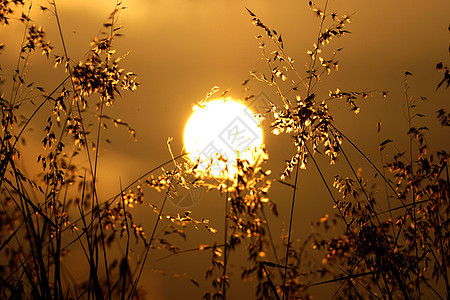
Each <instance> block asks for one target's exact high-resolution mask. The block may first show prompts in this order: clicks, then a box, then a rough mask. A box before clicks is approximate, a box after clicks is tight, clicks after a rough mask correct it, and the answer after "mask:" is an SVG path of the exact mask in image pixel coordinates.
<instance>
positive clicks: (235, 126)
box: [184, 99, 263, 178]
mask: <svg viewBox="0 0 450 300" xmlns="http://www.w3.org/2000/svg"><path fill="white" fill-rule="evenodd" d="M193 110H194V112H193V113H192V115H191V116H190V118H189V120H188V122H187V123H186V127H185V129H184V147H185V149H186V152H187V153H188V156H189V159H190V160H191V161H192V162H194V163H195V162H198V163H199V165H198V170H199V171H202V172H205V173H208V172H206V170H209V171H210V172H209V174H210V175H212V176H213V177H221V178H226V177H228V178H233V177H234V175H235V174H236V158H237V157H238V158H241V159H246V160H248V161H249V162H250V163H253V162H254V160H253V155H252V153H253V154H254V152H255V151H258V149H259V148H260V147H261V145H262V141H263V133H262V128H261V126H260V122H259V120H258V119H257V118H256V117H255V114H254V113H253V112H252V111H251V110H250V108H248V107H247V106H246V105H245V104H243V103H242V102H238V101H234V100H231V99H225V100H224V99H220V100H213V101H209V102H207V103H203V104H198V105H196V106H194V108H193ZM224 159H225V160H226V162H225V161H224Z"/></svg>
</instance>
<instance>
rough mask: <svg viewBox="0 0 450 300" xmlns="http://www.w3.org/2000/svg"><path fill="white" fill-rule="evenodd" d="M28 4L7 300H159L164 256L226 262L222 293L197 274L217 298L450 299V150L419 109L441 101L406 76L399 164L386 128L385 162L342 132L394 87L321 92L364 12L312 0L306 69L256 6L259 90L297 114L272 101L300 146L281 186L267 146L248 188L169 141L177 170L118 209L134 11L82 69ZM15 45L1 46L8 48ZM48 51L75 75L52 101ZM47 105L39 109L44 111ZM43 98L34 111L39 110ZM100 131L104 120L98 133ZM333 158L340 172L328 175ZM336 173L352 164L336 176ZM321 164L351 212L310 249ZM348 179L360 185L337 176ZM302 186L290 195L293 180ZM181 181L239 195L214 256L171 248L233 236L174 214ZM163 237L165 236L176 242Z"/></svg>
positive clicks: (335, 198)
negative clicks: (125, 36) (301, 218)
mask: <svg viewBox="0 0 450 300" xmlns="http://www.w3.org/2000/svg"><path fill="white" fill-rule="evenodd" d="M29 4H30V3H29V2H28V1H20V0H16V1H2V2H0V24H2V25H5V26H6V25H8V24H9V23H10V22H18V23H21V24H23V30H24V34H23V41H22V43H21V50H20V52H19V53H18V58H17V64H16V66H15V69H14V70H12V73H11V74H12V75H11V76H4V77H5V78H6V81H5V82H6V84H5V83H3V85H1V86H0V87H1V88H2V92H1V99H0V103H1V116H2V121H1V122H2V123H1V125H2V135H1V164H0V193H1V210H0V252H1V253H2V255H1V267H0V281H1V284H0V296H1V298H5V299H91V298H92V299H144V298H145V297H146V294H147V295H149V298H151V297H152V291H151V290H146V285H145V284H144V283H143V282H141V278H142V274H143V270H144V268H145V267H146V266H148V261H147V260H148V258H149V257H151V256H152V255H154V254H155V253H156V252H158V253H167V251H169V252H170V253H171V254H170V255H171V256H179V255H182V254H183V253H187V252H202V251H203V252H204V251H211V266H210V267H209V268H208V269H207V270H205V276H206V281H207V282H210V283H211V286H210V287H205V284H204V282H202V283H201V284H200V283H199V282H198V281H197V280H198V279H194V278H192V277H189V275H188V276H186V277H187V278H188V279H189V281H190V282H191V283H193V284H194V285H196V286H198V287H201V288H202V290H204V297H203V298H204V299H225V298H229V299H231V298H235V297H236V295H235V294H234V293H230V291H229V289H230V288H231V287H232V286H233V282H235V281H236V273H240V274H239V275H240V278H241V279H243V280H245V279H252V280H254V282H255V284H254V285H255V297H256V298H257V299H297V298H300V299H309V298H311V297H312V294H311V289H312V287H315V286H323V285H330V284H335V285H337V289H336V290H335V295H334V297H339V298H349V299H355V298H358V299H366V298H368V299H381V298H383V299H385V298H386V299H420V298H422V297H423V298H427V297H428V296H429V295H433V297H435V298H438V299H446V298H447V299H448V298H449V297H450V289H449V279H448V265H449V263H450V256H449V251H448V249H449V239H450V236H449V231H448V228H449V218H448V217H449V205H448V202H449V193H450V186H449V172H448V153H447V150H446V149H439V150H438V151H434V152H433V151H431V150H429V149H428V145H427V140H426V132H427V131H429V130H428V128H427V127H426V126H422V125H421V122H420V121H418V118H419V119H420V118H421V116H422V115H421V114H420V112H417V107H418V103H420V102H425V101H426V98H424V97H419V98H417V97H413V96H411V95H410V87H409V85H408V79H409V78H410V77H411V76H413V75H412V74H411V73H409V72H405V77H404V96H405V107H406V113H407V122H408V124H407V126H408V128H409V129H408V132H407V136H408V143H407V145H397V146H398V147H400V148H405V150H404V152H402V151H398V153H394V154H393V155H390V154H388V155H389V156H390V159H389V160H388V161H384V157H386V155H385V154H387V153H386V151H387V149H390V148H389V147H390V146H391V145H393V142H392V141H391V140H390V139H381V133H382V132H381V125H378V134H379V136H380V142H379V149H378V151H379V153H380V157H381V164H378V163H376V162H375V161H374V160H373V158H371V157H369V156H368V155H367V154H365V153H364V151H362V150H361V148H360V147H359V146H358V142H357V141H353V140H352V139H351V138H349V136H348V135H347V134H346V133H345V132H343V131H341V130H340V129H339V126H338V125H336V122H335V121H334V118H333V115H332V113H331V111H330V110H329V106H332V105H333V103H335V102H337V101H340V102H345V103H346V104H348V105H349V109H350V110H351V111H353V112H354V113H359V112H360V110H361V108H360V107H359V105H358V103H359V101H361V100H362V99H365V98H367V97H368V96H379V97H380V98H382V97H386V95H387V92H385V91H363V92H359V91H340V90H335V91H329V94H328V95H327V96H324V95H321V94H320V93H319V88H318V86H319V85H321V84H322V80H321V78H323V77H325V76H326V75H327V74H329V73H331V72H335V71H336V70H337V68H338V62H337V59H336V57H337V56H338V55H339V52H340V49H336V50H335V51H334V52H332V54H331V56H330V57H325V55H324V54H323V51H322V50H323V49H324V48H325V47H332V44H331V45H328V44H329V43H330V42H332V40H335V39H337V38H339V37H341V36H343V35H346V34H348V33H349V31H348V30H347V25H348V23H349V21H350V17H349V16H346V15H338V14H335V13H329V11H328V1H325V4H324V6H323V8H320V7H319V6H316V5H315V4H314V3H312V2H309V6H310V8H311V10H312V12H313V13H314V14H315V15H316V16H317V18H318V34H317V36H316V37H315V38H314V39H315V42H314V44H313V48H312V49H311V50H310V51H308V61H307V64H306V66H307V67H306V70H302V69H298V63H296V62H295V60H294V59H293V58H292V57H290V56H289V55H288V54H287V50H286V49H287V47H285V45H284V42H283V39H282V36H281V34H280V33H278V32H277V31H276V30H274V29H272V28H270V27H268V26H267V25H266V24H265V23H264V22H263V21H262V19H260V18H259V17H258V16H257V15H256V14H255V13H254V12H253V11H252V10H251V9H250V8H249V9H247V11H248V13H249V15H250V19H251V20H252V22H253V23H254V25H255V26H256V27H257V29H258V30H260V31H261V32H262V33H261V35H259V36H258V37H257V39H258V41H259V43H260V49H261V52H262V60H263V62H264V66H265V67H266V68H263V69H262V70H259V71H257V72H256V71H255V72H252V73H251V79H250V80H248V81H245V82H244V86H245V85H247V84H252V82H262V83H263V84H265V85H268V86H269V87H271V88H273V90H274V93H273V95H274V96H275V97H277V98H279V100H280V103H281V104H282V105H281V106H280V107H278V106H277V105H275V104H273V105H272V106H271V107H269V108H268V111H267V113H266V117H269V115H271V117H273V122H272V124H271V130H272V133H273V134H275V135H280V134H288V135H290V136H291V137H292V144H293V149H294V151H295V154H294V155H293V156H292V157H291V159H290V160H289V161H287V163H286V167H285V169H284V172H283V173H282V174H281V176H280V178H277V177H274V176H273V175H271V172H270V171H269V170H266V169H265V166H266V164H265V163H266V162H267V161H268V160H269V156H268V154H267V152H266V151H265V150H264V149H262V151H261V152H259V153H257V154H255V156H256V155H257V157H255V163H249V162H248V161H246V160H239V159H238V160H237V163H236V164H237V169H238V172H237V174H236V175H235V177H234V178H233V179H215V180H212V179H211V178H209V177H208V174H199V173H198V172H197V170H196V165H195V163H194V164H193V163H191V162H189V161H188V160H185V159H184V158H185V153H182V154H180V155H178V156H175V155H173V154H172V150H171V140H170V139H169V140H168V142H167V145H168V148H169V151H170V154H171V157H172V159H170V160H168V161H167V162H164V163H159V162H157V163H155V164H154V165H155V167H154V168H152V169H151V170H149V171H148V172H145V173H144V174H142V175H138V176H136V179H135V180H133V181H132V182H131V183H129V184H126V185H125V186H122V183H121V184H120V192H119V193H117V194H116V195H114V196H113V197H111V198H108V199H105V198H103V197H102V196H101V195H100V194H99V192H98V181H99V178H98V176H99V175H98V174H99V168H100V167H101V165H100V164H99V161H98V158H99V155H100V154H99V153H100V149H101V147H102V145H101V142H102V140H103V139H102V135H103V134H104V131H105V130H106V129H107V128H106V127H107V126H106V122H109V121H111V122H112V123H113V124H114V125H116V126H122V127H125V128H126V129H127V130H128V131H129V132H130V135H132V136H134V134H135V132H134V130H133V128H132V127H130V125H128V123H125V122H123V121H122V120H120V119H117V118H113V117H110V116H108V115H106V111H107V107H109V106H111V105H114V103H115V101H116V99H117V97H119V96H120V95H121V93H122V91H131V92H132V91H134V90H135V89H136V88H137V87H138V85H139V84H138V82H137V79H136V75H135V74H134V73H133V72H126V71H125V70H124V69H123V67H122V65H123V62H122V59H123V57H122V56H120V55H119V54H117V53H116V51H115V50H114V47H113V46H114V41H115V40H116V39H117V38H118V37H119V36H120V27H119V26H118V24H117V15H118V14H119V13H121V11H122V9H124V6H123V4H122V3H121V2H116V4H115V6H114V9H113V12H112V13H111V14H110V16H109V18H108V19H107V21H106V22H105V24H104V25H103V28H102V32H101V34H100V36H99V37H98V38H96V39H95V40H94V41H93V43H92V45H91V48H90V50H89V51H88V52H87V54H86V55H85V57H84V59H83V61H82V62H79V63H78V64H75V63H74V62H73V61H72V60H71V59H70V53H69V51H70V49H67V48H66V45H65V39H64V34H63V33H64V30H63V28H62V27H61V22H60V19H59V14H58V10H57V4H56V2H55V1H50V2H49V6H48V7H40V8H39V9H40V10H41V11H42V12H43V13H46V14H49V16H51V17H52V18H53V19H54V21H55V25H54V26H55V28H56V29H57V32H58V34H59V42H60V43H61V47H62V48H61V49H62V53H60V54H59V55H53V52H52V51H53V45H52V44H51V43H49V42H48V41H47V39H46V33H45V30H44V29H42V28H40V27H39V26H37V25H34V24H33V21H32V20H31V19H30V17H29V16H30V12H31V9H36V8H34V7H32V6H31V5H29ZM22 11H23V13H22ZM18 16H19V17H18ZM3 48H4V45H3V44H0V51H2V49H3ZM35 52H41V53H42V54H43V55H44V56H45V57H47V60H48V61H49V63H50V64H54V65H55V66H57V67H58V68H60V69H63V71H64V72H65V75H64V76H61V77H60V82H59V83H58V84H57V85H56V86H55V87H51V88H49V89H48V90H47V89H45V88H42V87H38V86H37V83H36V84H35V83H34V82H28V81H27V80H28V79H27V77H26V74H27V71H28V66H27V61H28V60H29V58H30V57H31V55H34V54H35ZM436 69H437V70H438V71H441V72H442V73H443V79H442V80H441V81H440V82H438V83H436V87H437V89H445V88H448V86H449V82H450V80H449V72H448V67H447V66H446V65H445V64H443V63H438V64H437V66H436ZM59 74H61V73H58V76H59ZM7 89H9V90H7ZM215 92H217V91H216V90H214V91H212V92H211V93H210V94H208V95H207V97H206V98H205V101H206V100H207V99H208V98H211V97H213V96H214V94H215ZM27 93H28V94H32V95H33V96H32V98H29V97H27V96H26V95H28V94H27ZM222 96H223V95H222ZM253 97H254V95H249V96H247V97H246V98H245V99H246V100H249V99H252V98H253ZM30 99H33V100H30ZM37 100H39V101H40V102H38V105H36V104H35V102H33V101H37ZM30 103H31V104H32V106H31V107H33V110H32V111H31V112H30V111H28V109H27V105H28V104H30ZM21 115H24V117H20V116H21ZM89 116H94V117H93V118H92V119H89ZM36 118H43V119H44V120H46V122H45V128H44V136H43V137H42V136H41V134H40V133H34V132H33V131H29V130H28V129H29V127H30V126H31V124H33V122H34V121H35V119H36ZM449 119H450V115H449V114H448V113H447V112H446V110H445V109H440V110H439V111H438V113H437V120H438V123H440V125H441V126H442V127H444V130H448V128H447V127H448V126H449V121H448V120H449ZM90 122H92V123H94V124H95V125H92V126H90V125H89V123H90ZM33 134H34V135H36V137H38V138H40V139H42V142H41V144H42V146H43V150H41V152H40V153H39V154H38V156H37V161H38V162H39V163H40V165H41V172H40V174H39V176H36V177H31V178H29V177H28V176H29V175H28V174H27V172H26V171H25V170H24V169H23V167H22V165H21V164H20V161H21V159H23V158H21V155H22V152H23V153H24V155H31V154H30V153H29V152H27V151H25V150H24V149H25V147H22V144H23V143H24V141H25V139H26V138H29V136H30V135H33ZM428 134H433V132H430V133H428ZM33 155H34V154H33ZM80 157H82V158H80ZM324 157H326V158H327V159H328V162H329V163H330V165H331V166H323V158H324ZM361 160H362V161H365V163H366V165H367V166H368V169H369V170H371V172H373V173H374V174H375V175H374V176H373V178H370V180H369V179H367V178H364V177H362V172H361V170H359V169H358V166H359V164H357V163H355V161H361ZM311 162H312V164H311ZM337 162H339V163H340V165H339V166H340V167H339V169H337V168H336V166H333V165H334V164H336V163H337ZM306 168H312V169H314V170H315V171H317V173H318V175H319V178H320V180H321V182H322V183H323V186H324V189H325V190H326V192H327V193H328V196H329V200H330V206H331V207H334V209H335V212H336V214H335V215H332V216H329V215H325V216H324V217H322V218H321V219H320V220H318V221H317V222H314V228H313V230H312V231H311V233H310V234H309V235H308V236H307V237H306V238H303V239H302V240H301V242H298V240H296V239H295V238H294V232H293V221H294V220H295V218H296V215H295V202H296V198H297V196H298V195H297V191H298V189H299V183H298V182H299V174H300V172H302V170H303V169H306ZM341 172H342V173H345V174H347V175H345V176H340V175H337V174H336V173H341ZM330 174H332V176H333V181H332V182H330V180H329V178H330ZM335 174H336V175H335ZM193 175H195V176H193ZM292 177H293V179H294V181H293V184H290V183H288V182H287V180H288V179H289V178H292ZM188 178H189V179H188ZM279 182H281V183H284V184H285V185H286V186H288V187H289V188H290V189H292V197H291V198H290V199H289V201H290V205H289V208H290V209H289V213H288V215H289V220H288V226H287V228H286V234H282V235H281V238H278V235H277V234H276V231H275V230H274V228H275V227H274V226H272V224H271V222H272V220H277V217H278V207H277V204H276V202H275V201H274V199H276V195H273V194H271V192H270V188H271V186H272V185H274V184H276V183H279ZM372 184H375V185H376V186H378V187H383V188H384V190H383V189H377V188H374V187H373V185H372ZM176 185H177V186H181V187H184V188H186V189H189V188H197V187H199V188H200V187H202V188H207V189H208V190H215V191H216V192H217V193H218V197H221V198H222V199H223V200H224V209H225V211H224V215H223V217H224V230H223V240H221V238H217V240H216V243H215V244H214V245H207V244H203V243H202V244H200V245H198V247H195V248H190V249H181V248H180V247H178V246H177V245H176V244H175V243H174V242H171V240H170V237H173V236H178V237H182V238H183V239H186V238H187V237H188V236H187V234H186V232H185V231H186V227H187V226H192V227H193V228H198V229H200V228H201V229H204V230H205V231H206V232H208V233H211V234H214V233H217V231H218V230H216V229H215V228H212V227H211V226H210V225H209V221H208V219H207V218H209V216H205V217H204V218H203V219H198V220H197V219H196V218H194V217H193V216H192V215H193V214H192V213H191V212H190V211H186V212H185V213H184V214H181V215H180V214H177V215H171V214H168V213H167V212H166V211H165V207H166V203H167V201H168V200H169V198H170V197H173V194H174V191H175V186H176ZM150 190H155V191H158V192H160V193H161V196H162V199H163V200H162V202H161V205H160V206H159V207H158V206H157V205H155V204H154V202H152V200H149V199H148V198H147V197H146V195H147V194H148V193H149V191H150ZM142 205H149V206H150V207H151V208H152V210H153V211H154V212H155V224H154V226H153V227H152V228H151V230H150V231H149V232H150V236H149V237H147V235H146V232H145V230H144V228H143V227H142V226H141V225H140V224H138V223H137V222H136V221H135V218H134V216H133V213H132V212H133V210H132V209H131V208H132V207H134V206H142ZM386 207H387V208H386ZM269 213H270V214H269ZM158 232H163V234H162V236H161V235H160V234H158ZM136 245H140V246H141V248H142V250H143V252H142V254H141V255H137V254H136V252H137V250H138V249H139V248H138V246H136ZM75 247H77V248H75ZM118 248H120V249H121V250H122V251H117V249H118ZM74 249H80V252H79V257H76V260H77V263H78V264H79V267H80V268H81V267H83V268H84V269H83V270H86V273H85V274H82V276H80V278H82V279H80V278H73V277H72V274H71V272H70V271H69V270H68V267H67V266H68V264H67V261H68V260H69V257H70V256H69V255H72V253H74V252H76V251H74ZM232 253H239V255H244V257H245V263H243V264H242V265H239V266H235V265H233V264H231V263H230V255H231V254H232ZM269 257H270V258H273V259H274V260H270V259H269ZM71 259H73V258H71ZM231 292H232V291H231Z"/></svg>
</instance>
